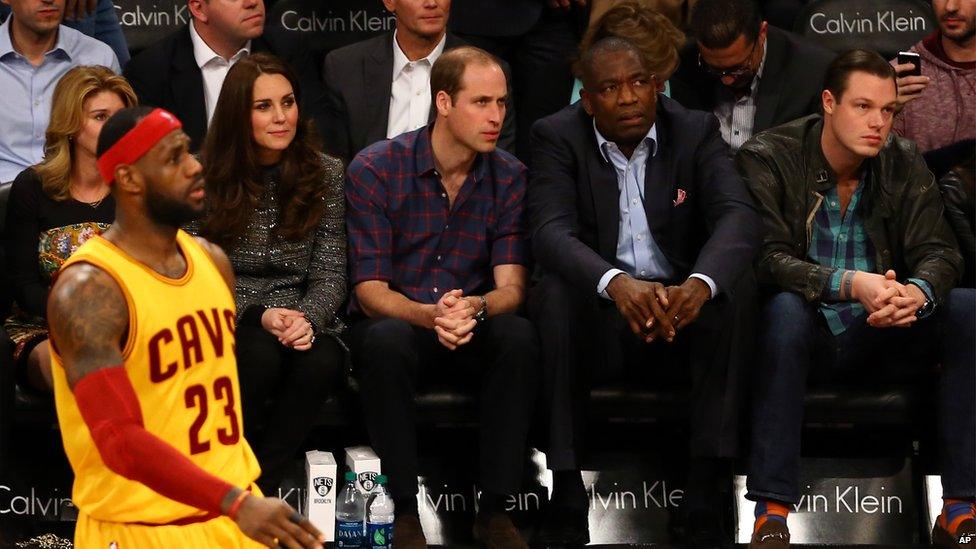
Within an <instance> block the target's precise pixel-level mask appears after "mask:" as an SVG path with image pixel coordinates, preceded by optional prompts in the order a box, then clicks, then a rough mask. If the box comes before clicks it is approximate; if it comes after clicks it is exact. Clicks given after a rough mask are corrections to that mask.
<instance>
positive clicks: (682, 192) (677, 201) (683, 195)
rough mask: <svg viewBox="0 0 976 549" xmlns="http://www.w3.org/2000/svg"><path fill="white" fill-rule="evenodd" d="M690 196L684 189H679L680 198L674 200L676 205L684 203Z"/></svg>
mask: <svg viewBox="0 0 976 549" xmlns="http://www.w3.org/2000/svg"><path fill="white" fill-rule="evenodd" d="M686 198H688V193H686V192H685V190H684V189H678V198H676V199H674V200H672V201H671V202H673V203H674V205H675V206H680V205H682V204H684V202H685V199H686Z"/></svg>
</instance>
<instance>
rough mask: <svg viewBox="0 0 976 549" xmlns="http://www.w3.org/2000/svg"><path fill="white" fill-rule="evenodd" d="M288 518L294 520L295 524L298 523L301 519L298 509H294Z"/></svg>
mask: <svg viewBox="0 0 976 549" xmlns="http://www.w3.org/2000/svg"><path fill="white" fill-rule="evenodd" d="M288 520H290V521H292V522H294V523H295V524H298V523H299V522H301V521H302V515H301V513H299V512H298V511H295V512H294V513H292V514H291V516H290V517H288Z"/></svg>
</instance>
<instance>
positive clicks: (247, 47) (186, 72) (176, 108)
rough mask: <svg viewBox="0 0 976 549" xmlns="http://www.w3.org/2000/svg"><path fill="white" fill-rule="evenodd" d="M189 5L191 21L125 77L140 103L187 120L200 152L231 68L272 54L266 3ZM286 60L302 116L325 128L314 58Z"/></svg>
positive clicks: (192, 0) (215, 0)
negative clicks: (248, 57) (258, 54)
mask: <svg viewBox="0 0 976 549" xmlns="http://www.w3.org/2000/svg"><path fill="white" fill-rule="evenodd" d="M187 4H188V6H189V11H190V13H191V15H192V19H191V21H190V23H188V24H187V25H186V26H185V27H183V28H181V29H179V30H177V31H175V32H173V33H171V34H170V35H168V36H166V37H165V38H163V39H162V40H160V41H159V42H157V43H155V44H153V45H152V46H149V47H148V48H146V49H145V50H143V51H142V52H141V53H140V54H139V55H137V56H135V57H134V58H132V60H131V61H129V64H128V65H126V66H125V70H124V71H123V75H124V76H125V77H126V79H128V80H129V83H130V84H132V88H133V89H134V90H135V92H136V95H137V96H138V97H139V102H140V103H141V104H144V105H150V106H153V107H161V108H164V109H166V110H168V111H170V112H171V113H173V114H175V115H176V117H177V118H179V119H180V120H181V121H182V122H183V131H185V132H186V134H187V135H188V136H189V137H190V142H191V143H190V149H191V150H192V151H197V150H199V149H200V147H201V145H203V139H204V137H205V136H206V134H207V127H208V126H209V124H210V118H211V116H212V115H213V111H214V107H215V106H216V103H217V97H218V96H219V94H220V88H221V85H222V84H223V79H224V77H226V75H227V71H228V70H229V69H230V67H231V66H232V65H233V64H234V63H235V62H237V60H238V59H240V58H241V57H242V56H244V55H248V54H250V53H253V52H259V51H265V52H269V53H274V52H273V51H271V48H270V47H269V46H268V44H267V43H266V42H265V41H264V40H263V39H262V38H261V35H262V33H263V31H264V3H263V1H262V0H238V1H233V2H231V1H228V0H209V1H206V0H188V2H187ZM191 26H192V27H193V28H192V30H191ZM194 34H196V36H195V37H194V36H193V35H194ZM208 50H209V51H208ZM286 61H288V62H290V63H291V65H292V67H293V69H295V72H296V73H297V74H298V75H299V78H300V79H301V82H302V88H303V89H302V98H301V105H300V107H301V108H302V116H303V117H306V118H315V119H316V122H317V123H319V125H321V122H320V120H319V118H320V107H319V106H318V102H319V101H320V100H321V96H322V91H321V89H320V88H317V86H318V81H319V77H318V71H317V70H315V71H314V72H312V70H313V69H314V68H315V67H313V66H312V64H311V62H310V57H304V56H303V57H300V58H296V59H286Z"/></svg>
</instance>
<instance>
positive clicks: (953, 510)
mask: <svg viewBox="0 0 976 549" xmlns="http://www.w3.org/2000/svg"><path fill="white" fill-rule="evenodd" d="M973 507H974V505H973V503H972V502H970V501H963V500H961V499H946V500H943V502H942V513H941V514H939V519H938V520H939V526H941V527H942V529H943V530H945V531H946V532H949V533H950V534H955V533H956V530H957V529H958V528H959V525H960V524H962V522H963V521H964V520H966V519H972V518H976V510H974V509H973Z"/></svg>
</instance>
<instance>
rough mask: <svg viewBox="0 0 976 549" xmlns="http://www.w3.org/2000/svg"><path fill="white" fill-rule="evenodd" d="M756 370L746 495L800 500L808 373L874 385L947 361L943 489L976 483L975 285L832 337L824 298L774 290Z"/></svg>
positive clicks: (965, 493)
mask: <svg viewBox="0 0 976 549" xmlns="http://www.w3.org/2000/svg"><path fill="white" fill-rule="evenodd" d="M762 334H763V339H762V343H761V359H760V361H759V365H758V367H757V368H756V370H757V371H756V372H755V380H756V381H755V390H754V395H753V412H752V450H751V452H750V454H751V455H750V463H749V478H748V490H749V491H748V496H749V497H750V498H752V499H770V500H775V501H781V502H786V503H796V502H798V501H799V499H800V491H799V472H800V471H799V470H800V433H801V430H802V424H803V396H804V393H805V392H806V386H807V380H808V379H809V380H810V381H813V382H823V381H829V382H832V383H837V382H846V383H852V384H856V383H859V382H860V383H868V384H870V385H873V386H876V385H879V384H885V383H890V382H892V381H896V380H900V381H903V382H904V381H909V380H913V379H914V378H915V377H918V376H924V375H925V374H926V373H927V372H929V371H931V370H932V367H933V366H934V364H935V363H937V362H938V363H940V364H941V379H940V395H939V402H938V407H939V409H938V416H939V420H938V421H939V446H940V454H941V458H942V464H941V469H942V485H943V492H944V494H945V497H951V498H958V499H963V500H972V499H973V497H974V492H976V478H974V477H976V341H974V340H976V290H973V289H971V288H970V289H961V288H957V289H955V290H952V291H951V292H950V293H949V297H948V299H947V300H946V301H945V303H943V304H942V306H940V307H939V308H938V309H936V311H935V313H934V314H933V315H932V316H930V317H928V318H925V319H921V320H919V321H917V322H916V323H915V325H914V326H912V327H911V328H907V329H904V328H872V327H870V326H868V325H867V322H866V316H865V317H863V318H861V319H860V322H858V323H857V324H854V325H852V326H850V327H849V328H847V329H846V330H845V331H844V332H841V333H840V334H839V335H837V336H834V335H832V334H831V332H830V330H829V329H828V328H827V324H826V321H825V320H824V318H823V315H821V314H820V312H819V311H818V309H817V304H815V303H808V302H807V301H805V300H804V299H803V297H801V296H800V295H798V294H794V293H790V292H781V293H778V294H775V295H774V296H773V297H772V298H771V299H770V301H769V302H768V303H767V304H766V306H765V308H764V310H763V319H762Z"/></svg>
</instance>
